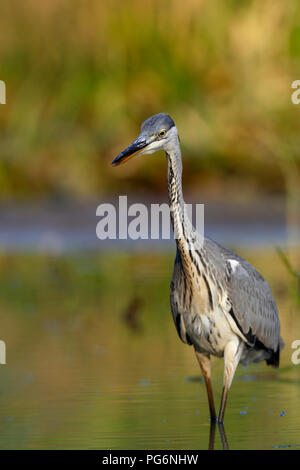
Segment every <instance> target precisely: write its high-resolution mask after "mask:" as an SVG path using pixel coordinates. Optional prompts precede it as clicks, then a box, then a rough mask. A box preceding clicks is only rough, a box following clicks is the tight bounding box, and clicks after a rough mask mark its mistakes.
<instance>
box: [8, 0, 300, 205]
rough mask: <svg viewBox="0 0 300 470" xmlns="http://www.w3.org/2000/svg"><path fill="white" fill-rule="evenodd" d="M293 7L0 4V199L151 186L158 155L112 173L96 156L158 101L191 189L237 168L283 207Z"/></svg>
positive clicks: (290, 168) (289, 170) (289, 165)
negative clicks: (2, 86) (2, 92)
mask: <svg viewBox="0 0 300 470" xmlns="http://www.w3.org/2000/svg"><path fill="white" fill-rule="evenodd" d="M299 15H300V4H299V2H298V0H291V1H289V2H282V1H281V0H272V1H264V2H262V1H261V0H247V1H246V0H245V1H234V0H231V1H226V2H225V1H224V2H218V5H217V7H216V5H215V2H210V1H201V2H196V1H192V0H188V1H187V2H185V3H184V5H183V4H182V2H180V1H176V0H173V1H172V0H170V1H166V2H161V1H156V0H152V1H151V2H146V3H145V2H140V1H138V0H131V1H129V2H123V1H122V0H113V1H112V2H99V1H97V0H89V1H87V2H80V1H76V0H75V1H66V0H65V1H58V0H55V1H53V0H51V1H50V0H46V1H44V2H39V1H38V0H31V1H30V2H23V1H21V0H11V1H10V2H5V3H4V4H3V5H2V7H1V18H0V30H1V40H0V70H1V77H0V78H1V79H2V80H4V81H5V82H6V84H7V104H6V105H5V106H1V108H0V112H1V114H0V132H1V140H0V192H1V196H2V198H3V197H7V198H11V197H13V196H14V197H15V196H19V197H23V196H31V197H33V196H38V197H48V196H52V197H53V196H71V197H74V196H76V197H89V196H94V195H95V194H99V193H108V192H114V191H115V190H116V188H118V192H120V190H121V191H130V190H132V189H133V188H134V189H135V190H137V188H139V187H140V188H142V189H143V190H148V191H153V190H155V191H161V190H164V184H165V179H164V178H162V177H161V173H162V171H163V170H162V164H161V162H160V159H159V158H155V157H154V159H153V160H152V161H151V163H149V160H148V161H146V160H147V159H145V161H144V163H143V165H141V166H140V167H138V166H139V163H132V165H130V169H129V167H128V168H127V169H126V171H125V170H123V171H122V172H116V170H114V173H112V169H111V168H110V161H111V160H112V158H113V156H115V154H116V153H118V152H119V150H120V149H121V148H122V147H123V146H124V145H127V143H128V142H129V141H130V140H131V139H132V138H133V137H135V136H136V133H137V130H138V129H137V126H138V125H139V123H140V122H141V120H143V119H144V118H146V117H148V116H149V115H151V114H152V113H156V112H160V111H165V112H168V113H169V114H171V115H172V116H173V117H174V119H175V121H176V123H177V126H178V128H179V130H180V134H181V142H182V146H183V149H184V155H185V183H186V184H188V185H189V188H190V189H191V190H193V189H194V188H197V190H198V188H199V185H202V188H203V187H204V188H205V186H206V185H209V187H210V188H217V187H218V186H220V185H224V184H225V183H224V181H228V182H229V183H230V185H231V187H234V182H235V181H238V180H240V178H241V177H242V178H243V185H244V187H246V186H247V185H248V187H250V188H252V191H253V190H254V191H256V190H263V191H267V192H285V191H287V194H288V195H289V196H291V198H290V199H291V200H292V201H294V202H292V203H291V204H292V205H295V198H296V196H295V194H296V193H297V188H298V186H299V159H300V154H299V110H300V108H299V107H297V106H296V105H293V104H292V103H291V92H292V90H291V83H292V81H294V80H296V79H299V78H300V29H299V23H298V18H299ZM299 106H300V105H299ZM124 174H126V178H123V175H124ZM120 175H121V176H120Z"/></svg>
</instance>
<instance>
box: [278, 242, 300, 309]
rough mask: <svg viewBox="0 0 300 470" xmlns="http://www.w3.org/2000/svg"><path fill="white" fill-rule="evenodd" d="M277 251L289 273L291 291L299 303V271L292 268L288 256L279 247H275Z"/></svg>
mask: <svg viewBox="0 0 300 470" xmlns="http://www.w3.org/2000/svg"><path fill="white" fill-rule="evenodd" d="M277 253H278V255H279V256H280V258H281V260H282V262H283V264H284V265H285V267H286V268H287V270H288V272H289V274H290V277H291V287H292V292H293V294H294V297H295V298H296V299H297V300H298V302H299V304H300V272H299V271H297V270H296V269H294V268H293V266H292V264H291V262H290V260H289V258H288V257H287V255H286V254H285V253H284V252H283V251H282V250H281V249H280V248H277Z"/></svg>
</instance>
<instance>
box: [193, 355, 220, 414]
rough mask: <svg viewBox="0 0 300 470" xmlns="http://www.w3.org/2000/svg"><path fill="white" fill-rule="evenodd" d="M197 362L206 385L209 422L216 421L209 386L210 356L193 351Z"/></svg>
mask: <svg viewBox="0 0 300 470" xmlns="http://www.w3.org/2000/svg"><path fill="white" fill-rule="evenodd" d="M195 353H196V357H197V360H198V362H199V365H200V368H201V371H202V374H203V377H204V380H205V385H206V391H207V397H208V404H209V411H210V419H211V421H216V419H217V415H216V410H215V404H214V395H213V390H212V386H211V367H210V356H209V354H204V353H200V352H198V351H196V350H195Z"/></svg>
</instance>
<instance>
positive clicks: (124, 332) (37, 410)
mask: <svg viewBox="0 0 300 470" xmlns="http://www.w3.org/2000/svg"><path fill="white" fill-rule="evenodd" d="M240 254H242V255H244V256H247V258H248V259H249V261H250V262H252V263H254V264H255V265H256V266H257V268H258V269H259V270H260V271H261V272H262V273H263V274H264V276H265V277H266V278H267V279H268V281H269V282H270V284H271V286H272V289H273V292H274V295H275V297H276V300H277V302H278V306H279V309H280V317H281V323H282V336H283V338H284V340H285V342H286V347H285V350H284V351H283V354H282V359H281V367H280V369H279V370H274V369H272V368H270V367H267V366H266V365H265V364H256V365H251V366H250V367H247V368H245V367H242V366H239V368H238V370H237V373H236V376H235V380H234V382H233V385H232V388H231V390H230V394H229V399H228V405H227V410H226V414H225V433H226V439H227V442H228V446H229V448H230V449H273V448H282V449H299V445H300V382H299V378H300V364H299V365H294V364H292V362H291V354H292V352H293V350H292V349H291V343H292V341H294V340H295V339H300V337H299V331H300V316H299V311H298V307H297V304H296V301H295V300H294V298H293V297H292V293H291V290H290V287H289V284H290V279H289V277H288V274H287V273H286V271H285V267H284V266H282V265H281V263H280V261H279V260H278V258H277V255H276V254H275V253H274V252H273V251H266V250H264V251H255V252H249V253H244V252H240ZM172 264H173V253H172V254H168V253H165V254H163V253H155V252H153V253H148V254H147V253H144V254H122V253H119V254H117V253H107V254H104V253H102V254H95V253H89V254H84V253H82V254H81V255H76V256H75V255H63V256H53V255H52V256H50V255H43V254H40V255H36V254H27V255H25V254H18V255H14V254H6V255H4V254H3V255H1V256H0V275H1V286H0V312H1V332H0V339H2V340H3V341H5V343H6V353H7V364H6V365H1V366H0V374H1V380H0V397H1V400H0V432H1V443H0V447H1V449H16V448H17V449H206V448H208V446H209V438H210V423H209V414H208V406H207V397H206V391H205V386H204V383H203V381H202V379H201V377H200V371H199V367H198V364H197V362H196V359H195V357H194V353H193V350H192V348H190V347H188V346H186V345H184V344H182V343H181V342H180V340H179V339H178V337H177V333H176V330H175V327H174V325H173V321H172V318H171V314H170V308H169V299H168V289H169V281H170V277H171V273H172ZM274 266H276V270H275V269H274ZM222 373H223V361H222V360H219V359H214V360H213V388H214V392H215V400H216V403H217V404H219V401H220V395H221V389H222ZM214 447H215V448H216V449H221V448H222V447H223V445H222V440H221V436H220V433H219V432H218V430H216V433H215V443H214Z"/></svg>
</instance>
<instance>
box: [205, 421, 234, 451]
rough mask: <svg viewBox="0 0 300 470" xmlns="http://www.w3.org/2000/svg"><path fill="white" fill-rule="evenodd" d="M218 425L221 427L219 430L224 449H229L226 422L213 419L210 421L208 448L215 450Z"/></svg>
mask: <svg viewBox="0 0 300 470" xmlns="http://www.w3.org/2000/svg"><path fill="white" fill-rule="evenodd" d="M217 426H218V429H219V432H220V437H221V442H222V448H223V450H229V446H228V441H227V438H226V433H225V427H224V424H223V423H217V422H216V421H211V423H210V429H209V443H208V450H214V448H215V438H216V427H217Z"/></svg>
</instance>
